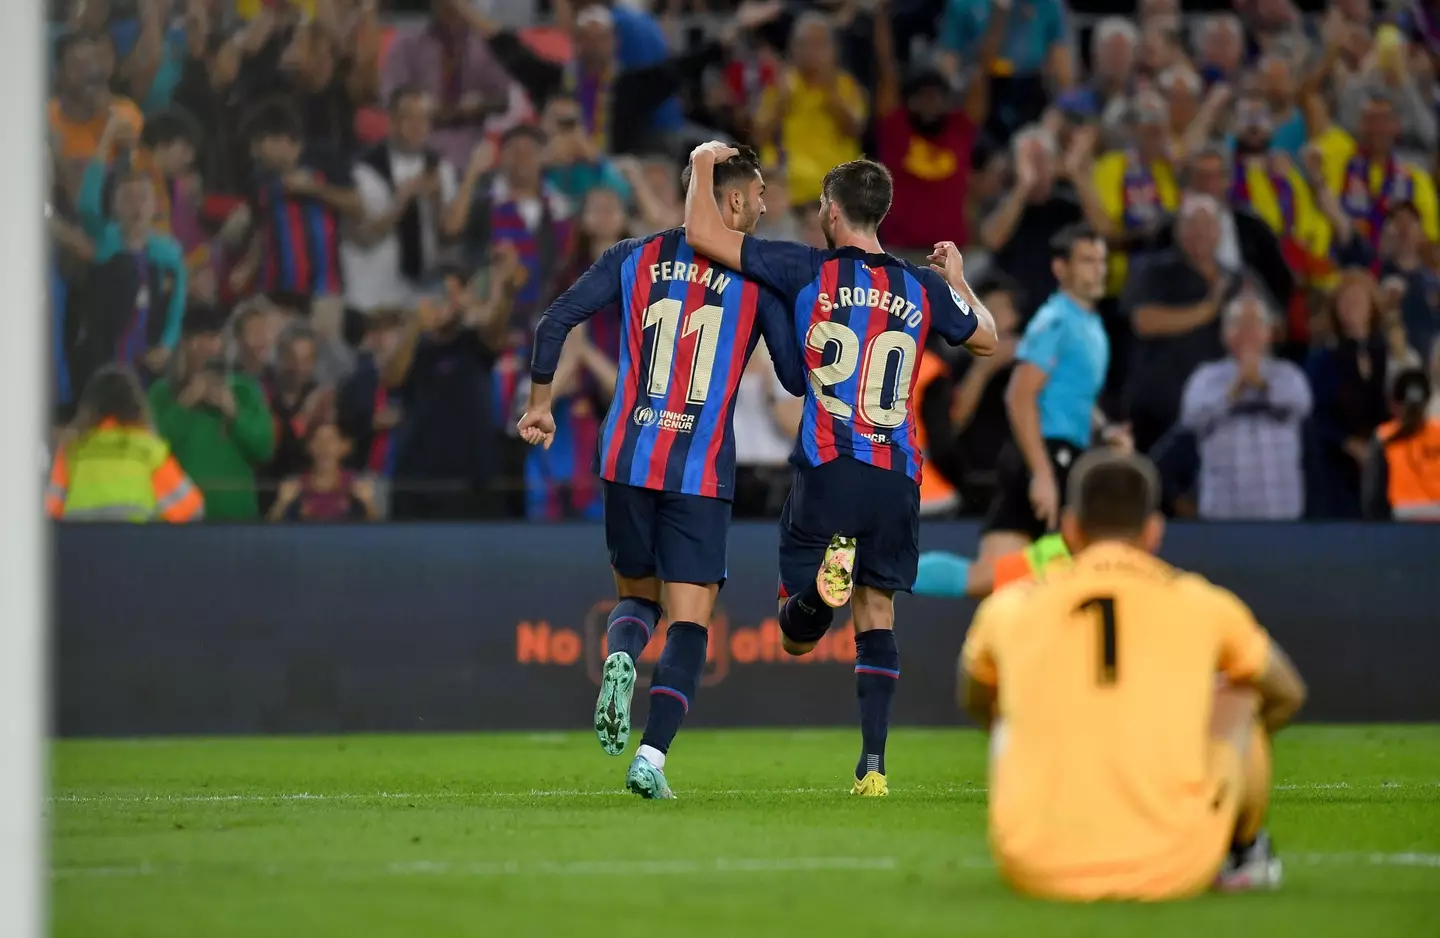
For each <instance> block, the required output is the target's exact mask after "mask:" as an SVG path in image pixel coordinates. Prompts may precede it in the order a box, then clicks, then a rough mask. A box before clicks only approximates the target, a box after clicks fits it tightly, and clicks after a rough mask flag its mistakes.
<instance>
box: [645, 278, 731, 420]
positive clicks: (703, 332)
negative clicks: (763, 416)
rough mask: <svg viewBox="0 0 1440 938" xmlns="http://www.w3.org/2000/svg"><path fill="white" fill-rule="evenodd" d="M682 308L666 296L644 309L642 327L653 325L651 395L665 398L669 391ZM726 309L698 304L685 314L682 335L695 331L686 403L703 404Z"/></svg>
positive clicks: (707, 391) (674, 300)
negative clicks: (693, 358)
mask: <svg viewBox="0 0 1440 938" xmlns="http://www.w3.org/2000/svg"><path fill="white" fill-rule="evenodd" d="M683 309H684V307H683V305H682V304H681V302H680V301H679V300H676V299H671V298H670V297H666V298H665V299H662V300H656V301H655V302H653V303H651V304H650V306H649V308H648V309H646V310H645V325H644V326H643V327H642V328H644V329H649V328H650V327H651V326H655V327H656V329H655V340H654V341H655V344H654V345H653V346H651V349H650V380H649V381H648V383H647V390H648V391H649V392H650V396H651V397H664V396H665V395H666V394H667V393H668V392H669V391H670V367H671V365H673V364H674V360H675V333H676V332H677V331H680V328H681V325H680V315H681V312H682V311H683ZM724 315H725V310H724V309H722V308H720V307H719V306H697V307H696V308H695V309H692V310H691V311H690V315H688V316H686V317H685V324H684V331H683V332H681V333H680V334H681V335H682V336H687V335H690V334H691V333H695V332H698V333H700V335H699V336H698V337H697V338H696V340H695V360H694V361H693V362H691V363H690V381H689V384H688V386H687V387H686V388H685V402H686V403H688V404H703V403H705V398H706V396H708V395H709V393H710V375H711V374H712V373H713V372H714V371H715V352H716V351H717V350H718V349H719V347H720V320H721V318H722V317H723V316H724Z"/></svg>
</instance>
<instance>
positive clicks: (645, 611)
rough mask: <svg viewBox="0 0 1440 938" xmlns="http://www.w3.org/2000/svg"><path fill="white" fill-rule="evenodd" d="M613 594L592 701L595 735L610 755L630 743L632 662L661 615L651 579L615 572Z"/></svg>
mask: <svg viewBox="0 0 1440 938" xmlns="http://www.w3.org/2000/svg"><path fill="white" fill-rule="evenodd" d="M615 595H616V596H618V597H619V600H618V601H617V602H616V603H615V608H614V609H613V610H611V612H610V621H609V625H608V626H607V627H606V629H605V649H606V657H605V664H604V665H603V666H602V667H601V669H600V695H599V696H598V697H597V698H596V699H595V736H596V738H597V739H599V740H600V748H602V749H604V750H605V751H606V752H607V753H609V754H610V755H612V756H618V755H620V754H621V753H622V752H624V751H625V746H626V745H627V744H628V743H629V742H630V701H631V698H632V697H633V696H634V694H635V662H637V661H639V660H640V655H641V654H642V653H643V652H644V651H645V646H646V645H648V644H649V643H650V636H651V635H652V634H653V633H654V632H655V626H656V625H657V624H658V623H659V621H660V619H661V618H662V616H663V612H662V609H661V606H660V581H659V580H658V579H656V578H655V577H653V576H649V577H625V576H621V575H620V573H619V571H615Z"/></svg>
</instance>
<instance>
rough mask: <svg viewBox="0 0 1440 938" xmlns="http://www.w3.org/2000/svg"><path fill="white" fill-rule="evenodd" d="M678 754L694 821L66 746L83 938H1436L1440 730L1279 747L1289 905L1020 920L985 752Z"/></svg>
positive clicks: (323, 741)
mask: <svg viewBox="0 0 1440 938" xmlns="http://www.w3.org/2000/svg"><path fill="white" fill-rule="evenodd" d="M857 746H858V734H857V733H856V732H855V731H829V730H825V731H794V732H787V731H764V732H739V731H735V732H728V731H727V732H719V731H713V732H699V731H693V732H688V733H683V734H682V735H681V737H680V739H679V740H678V741H677V743H676V746H675V748H674V750H673V751H672V754H671V759H670V771H669V773H668V774H669V776H670V781H671V784H672V785H673V786H675V789H676V791H677V793H678V795H679V799H678V800H677V801H673V802H642V801H640V800H638V799H635V798H634V797H633V796H630V795H626V794H624V793H622V792H621V791H620V788H621V785H622V781H623V776H624V771H625V767H626V765H627V764H628V758H629V757H628V754H627V756H626V757H623V758H609V757H607V756H605V755H604V754H602V753H601V752H600V749H599V746H598V745H597V744H596V743H595V741H594V739H593V738H592V737H591V736H590V735H589V734H583V735H582V734H578V733H577V734H554V735H522V734H514V735H488V736H384V737H373V736H367V737H345V738H279V739H222V740H153V741H137V742H99V741H74V742H59V743H56V744H55V746H54V749H53V752H52V772H53V781H52V792H51V799H50V801H49V803H48V804H47V806H46V818H47V821H48V822H49V825H50V828H51V855H50V864H51V879H50V887H51V931H52V933H53V934H54V935H57V936H62V938H110V936H136V938H141V936H143V938H169V936H175V938H197V936H205V938H232V936H233V938H239V936H244V938H253V936H287V938H288V936H305V938H321V936H336V938H369V936H376V938H380V936H396V938H399V936H404V938H412V936H427V938H428V936H494V938H502V936H503V938H513V936H532V935H533V936H552V935H553V936H566V938H569V936H574V938H593V936H608V935H627V936H634V935H637V934H655V935H667V936H674V938H697V936H698V938H709V936H727V938H730V936H743V938H757V936H771V935H773V936H784V938H796V936H797V935H805V936H808V935H812V934H813V935H836V936H841V935H843V936H858V935H884V936H909V935H916V936H921V935H926V936H928V935H937V936H947V938H951V936H966V938H970V936H974V938H984V936H996V938H1046V936H1052V935H1053V936H1064V938H1085V936H1096V938H1127V936H1146V938H1154V936H1163V938H1186V936H1205V938H1216V936H1239V935H1256V936H1263V938H1275V936H1292V935H1293V936H1297V938H1300V936H1303V938H1327V936H1336V938H1338V936H1356V938H1435V936H1440V727H1433V726H1432V727H1407V728H1396V727H1348V728H1333V727H1298V728H1295V729H1292V730H1290V731H1287V732H1286V733H1285V734H1283V735H1282V736H1281V737H1280V740H1279V743H1278V746H1277V752H1276V784H1277V786H1278V789H1277V791H1276V795H1275V799H1274V804H1273V808H1272V812H1271V823H1270V828H1271V830H1272V832H1273V833H1274V836H1275V839H1276V842H1277V844H1278V845H1279V847H1280V850H1281V853H1282V856H1283V857H1284V858H1285V860H1286V877H1287V881H1286V885H1285V888H1284V889H1283V890H1282V891H1281V892H1279V893H1278V894H1274V895H1264V896H1260V895H1248V896H1233V897H1206V898H1203V899H1199V900H1195V901H1192V902H1186V903H1179V904H1172V905H1164V906H1139V905H1095V906H1088V907H1075V906H1063V905H1058V904H1051V903H1043V902H1036V901H1032V900H1025V899H1021V898H1018V897H1016V896H1014V895H1011V894H1010V893H1009V892H1007V891H1006V889H1005V888H1004V887H1003V886H1002V884H1001V883H1000V881H999V879H998V878H997V876H996V873H995V871H994V869H993V868H992V867H991V865H990V863H989V860H988V858H987V854H986V844H985V794H984V785H985V769H984V740H983V738H982V737H981V736H980V735H978V734H976V733H973V732H968V731H963V730H898V731H896V732H895V733H893V734H892V736H891V741H890V747H889V748H890V756H889V763H890V764H889V770H890V782H891V796H890V798H889V799H886V800H878V799H876V800H871V799H858V798H852V797H851V796H850V795H849V794H848V786H849V781H848V779H847V775H848V774H849V770H850V769H851V768H852V767H853V764H854V758H855V751H856V748H857Z"/></svg>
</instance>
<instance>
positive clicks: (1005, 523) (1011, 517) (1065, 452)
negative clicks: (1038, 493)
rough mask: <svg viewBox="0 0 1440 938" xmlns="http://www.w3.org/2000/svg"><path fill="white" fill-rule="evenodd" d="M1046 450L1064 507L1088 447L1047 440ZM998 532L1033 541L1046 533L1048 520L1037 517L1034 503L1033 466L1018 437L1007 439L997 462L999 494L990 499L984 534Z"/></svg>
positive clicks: (996, 474) (997, 487)
mask: <svg viewBox="0 0 1440 938" xmlns="http://www.w3.org/2000/svg"><path fill="white" fill-rule="evenodd" d="M1045 452H1046V453H1048V454H1049V456H1050V468H1051V469H1053V470H1054V472H1055V486H1056V488H1058V489H1059V492H1060V504H1061V506H1064V504H1065V489H1066V483H1067V482H1068V480H1069V478H1070V469H1071V468H1072V467H1073V466H1074V465H1075V460H1077V459H1079V458H1080V454H1081V453H1083V452H1084V450H1083V449H1081V448H1080V447H1078V446H1076V445H1075V444H1074V443H1071V442H1069V441H1067V440H1046V441H1045ZM996 531H1004V532H1013V533H1015V534H1023V535H1025V536H1026V537H1028V538H1030V539H1031V540H1032V541H1034V540H1038V539H1039V538H1040V537H1041V536H1043V535H1044V534H1045V533H1046V527H1045V522H1044V521H1042V520H1041V519H1039V518H1037V517H1035V509H1034V508H1033V507H1031V505H1030V469H1029V468H1028V467H1027V466H1026V465H1025V457H1024V456H1022V455H1020V448H1019V447H1017V446H1016V445H1015V441H1014V440H1010V441H1007V442H1006V443H1005V445H1004V446H1002V447H1001V448H1000V455H999V458H998V459H997V460H996V462H995V497H994V499H992V500H991V502H990V511H989V512H988V513H987V514H986V515H985V525H984V528H983V529H982V532H981V533H983V534H990V533H992V532H996Z"/></svg>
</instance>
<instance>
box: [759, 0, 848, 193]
mask: <svg viewBox="0 0 1440 938" xmlns="http://www.w3.org/2000/svg"><path fill="white" fill-rule="evenodd" d="M790 61H791V62H793V63H794V64H793V65H792V66H791V67H790V68H787V69H786V70H785V73H784V74H783V75H782V76H781V77H780V80H779V81H778V82H776V84H775V85H774V86H773V87H771V88H770V89H768V90H767V91H766V92H765V95H764V97H763V98H762V99H761V101H760V111H759V113H758V114H757V116H756V119H755V136H756V138H757V140H759V141H760V142H762V143H764V144H767V145H768V147H769V149H767V150H765V151H764V152H763V153H762V158H763V159H765V161H766V162H767V163H768V162H775V157H774V153H775V148H778V149H779V150H781V151H783V152H784V153H785V158H786V162H785V169H786V180H785V181H786V186H787V188H788V189H789V192H790V204H791V206H792V207H798V206H802V205H808V204H810V203H811V202H815V201H818V200H819V198H820V181H821V179H823V178H824V176H825V173H826V172H828V171H829V170H830V167H832V166H834V165H835V164H837V163H843V162H845V161H847V160H854V159H859V158H860V155H861V148H860V132H861V131H862V130H863V129H864V126H865V118H866V112H867V107H866V96H865V93H864V91H863V90H862V89H861V88H860V85H859V83H858V82H856V81H855V79H854V78H853V77H852V76H851V75H850V74H849V73H848V72H846V71H844V70H842V69H841V68H840V64H839V52H838V50H837V48H836V44H835V33H834V29H833V27H832V26H831V24H830V22H829V20H827V19H826V18H825V17H824V16H823V15H821V14H819V13H806V14H804V15H802V16H800V17H799V18H798V19H796V20H795V26H794V29H793V31H792V32H791V34H790Z"/></svg>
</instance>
